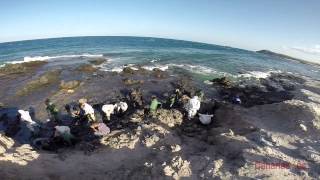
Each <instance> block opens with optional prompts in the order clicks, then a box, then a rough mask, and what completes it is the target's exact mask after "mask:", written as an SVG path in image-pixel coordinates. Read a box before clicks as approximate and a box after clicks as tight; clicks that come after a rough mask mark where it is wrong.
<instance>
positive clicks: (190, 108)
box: [185, 96, 200, 119]
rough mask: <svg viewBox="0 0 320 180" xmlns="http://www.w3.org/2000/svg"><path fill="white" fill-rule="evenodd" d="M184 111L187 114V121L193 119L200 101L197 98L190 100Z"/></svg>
mask: <svg viewBox="0 0 320 180" xmlns="http://www.w3.org/2000/svg"><path fill="white" fill-rule="evenodd" d="M185 109H186V111H187V112H188V119H191V118H193V117H194V116H195V115H196V114H197V112H198V110H199V109H200V100H199V97H198V96H194V97H193V98H191V99H190V100H189V101H188V103H187V104H186V105H185Z"/></svg>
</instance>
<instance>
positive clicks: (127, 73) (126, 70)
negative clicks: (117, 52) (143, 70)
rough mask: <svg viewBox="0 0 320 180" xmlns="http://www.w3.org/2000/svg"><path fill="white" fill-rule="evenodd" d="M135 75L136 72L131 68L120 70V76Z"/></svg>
mask: <svg viewBox="0 0 320 180" xmlns="http://www.w3.org/2000/svg"><path fill="white" fill-rule="evenodd" d="M136 73H137V71H135V70H134V69H132V68H131V67H125V68H123V70H122V74H124V75H133V74H136Z"/></svg>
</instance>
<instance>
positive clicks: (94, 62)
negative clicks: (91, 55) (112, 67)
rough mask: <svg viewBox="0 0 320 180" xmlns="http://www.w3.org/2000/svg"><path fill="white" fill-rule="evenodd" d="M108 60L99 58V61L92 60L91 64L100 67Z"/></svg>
mask: <svg viewBox="0 0 320 180" xmlns="http://www.w3.org/2000/svg"><path fill="white" fill-rule="evenodd" d="M107 61H108V60H107V59H105V58H98V59H94V60H90V61H89V62H90V63H91V64H93V65H96V66H97V65H100V64H103V63H105V62H107Z"/></svg>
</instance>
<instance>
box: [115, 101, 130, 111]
mask: <svg viewBox="0 0 320 180" xmlns="http://www.w3.org/2000/svg"><path fill="white" fill-rule="evenodd" d="M115 109H116V111H117V113H124V112H126V111H127V110H128V104H127V103H126V102H122V101H120V102H118V103H117V104H115Z"/></svg>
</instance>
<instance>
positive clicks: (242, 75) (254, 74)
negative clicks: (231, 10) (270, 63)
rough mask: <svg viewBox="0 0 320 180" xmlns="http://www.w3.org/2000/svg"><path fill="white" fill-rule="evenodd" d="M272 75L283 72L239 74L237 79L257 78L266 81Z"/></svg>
mask: <svg viewBox="0 0 320 180" xmlns="http://www.w3.org/2000/svg"><path fill="white" fill-rule="evenodd" d="M272 73H281V71H266V72H262V71H249V72H247V73H244V74H239V75H236V76H235V77H237V78H257V79H260V78H261V79H266V78H268V77H269V76H271V74H272Z"/></svg>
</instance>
